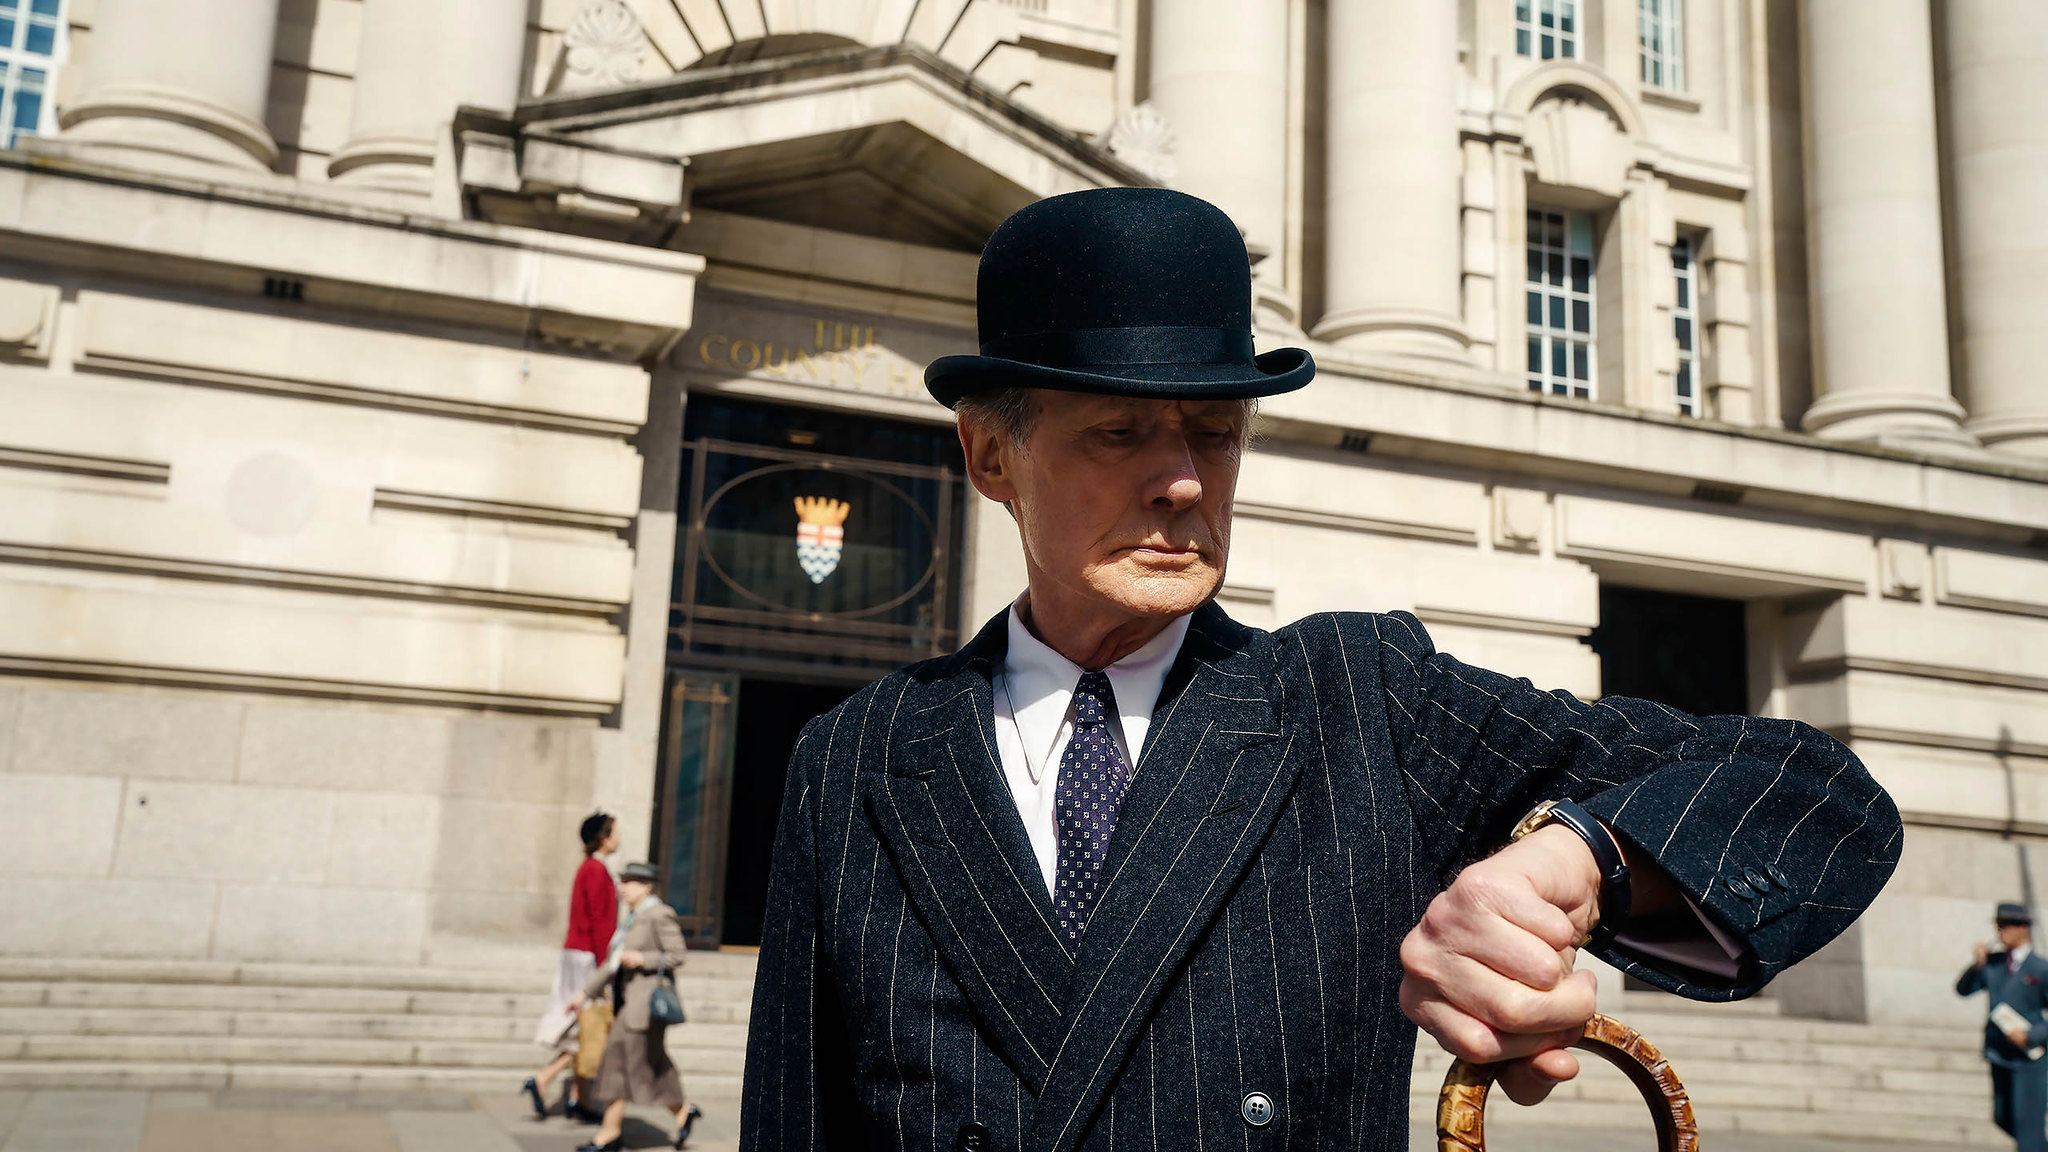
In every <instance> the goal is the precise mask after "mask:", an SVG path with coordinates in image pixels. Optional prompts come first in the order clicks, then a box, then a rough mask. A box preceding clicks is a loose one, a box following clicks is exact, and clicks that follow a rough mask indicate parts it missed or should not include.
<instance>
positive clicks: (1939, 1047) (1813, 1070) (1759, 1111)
mask: <svg viewBox="0 0 2048 1152" xmlns="http://www.w3.org/2000/svg"><path fill="white" fill-rule="evenodd" d="M1615 1015H1616V1016H1618V1017H1620V1018H1621V1019H1622V1020H1624V1021H1626V1022H1627V1023H1628V1024H1629V1025H1631V1026H1632V1027H1634V1028H1635V1029H1637V1030H1638V1031H1640V1032H1641V1033H1642V1034H1643V1035H1644V1036H1645V1037H1647V1038H1648V1039H1649V1040H1650V1042H1651V1043H1653V1044H1655V1045H1657V1047H1658V1048H1659V1049H1660V1050H1662V1051H1663V1053H1664V1056H1665V1058H1666V1059H1668V1060H1669V1061H1670V1062H1671V1066H1672V1067H1673V1068H1674V1069H1675V1070H1676V1071H1677V1072H1678V1074H1679V1076H1680V1077H1681V1078H1682V1079H1683V1080H1684V1082H1685V1085H1686V1088H1687V1090H1688V1092H1689V1094H1690V1095H1691V1098H1692V1103H1693V1113H1694V1116H1695V1117H1696V1118H1697V1120H1698V1121H1699V1125H1700V1130H1701V1132H1702V1133H1712V1132H1742V1133H1750V1134H1754V1135H1757V1136H1786V1137H1832V1138H1834V1139H1838V1140H1874V1141H1876V1140H1881V1141H1893V1142H1898V1143H1917V1144H1927V1145H1934V1146H1939V1147H1949V1148H1953V1147H1965V1146H1987V1147H2001V1146H2002V1147H2006V1148H2010V1147H2011V1146H2012V1138H2011V1137H2009V1136H2006V1135H2005V1134H2004V1133H2003V1132H2000V1131H1999V1130H1998V1129H1997V1128H1996V1127H1994V1126H1993V1125H1992V1123H1991V1121H1990V1115H1991V1085H1990V1077H1989V1076H1988V1075H1987V1074H1986V1073H1985V1070H1984V1064H1983V1061H1982V1060H1981V1059H1980V1058H1979V1057H1978V1040H1979V1034H1978V1032H1977V1031H1976V1030H1975V1029H1973V1028H1964V1029H1945V1028H1944V1029H1934V1028H1912V1027H1896V1026H1877V1025H1866V1024H1838V1023H1830V1022H1826V1021H1819V1020H1798V1019H1791V1018H1787V1017H1782V1016H1779V1015H1777V1014H1776V1005H1775V1003H1774V1002H1772V1001H1770V1000H1759V1001H1751V1002H1748V1003H1742V1004H1726V1005H1708V1004H1695V1003H1691V1002H1689V1001H1684V1000H1679V999H1676V998H1674V997H1670V996H1665V995H1661V994H1658V993H1638V992H1630V993H1627V994H1625V996H1624V1003H1623V1006H1622V1008H1621V1009H1620V1010H1619V1011H1617V1012H1616V1013H1615ZM1581 1056H1582V1059H1581V1067H1582V1069H1584V1070H1583V1071H1582V1072H1581V1074H1580V1077H1579V1079H1578V1080H1575V1081H1573V1082H1571V1083H1567V1084H1564V1085H1561V1086H1559V1088H1558V1089H1557V1091H1556V1092H1554V1093H1552V1095H1551V1097H1550V1099H1549V1100H1547V1101H1545V1102H1544V1103H1543V1104H1541V1105H1539V1106H1537V1107H1535V1108H1520V1107H1517V1106H1516V1105H1514V1104H1513V1103H1512V1102H1510V1101H1508V1100H1507V1099H1506V1097H1505V1096H1503V1095H1501V1094H1500V1093H1494V1094H1493V1095H1492V1097H1491V1098H1490V1099H1489V1100H1488V1102H1487V1116H1488V1119H1489V1120H1494V1119H1496V1118H1498V1119H1501V1120H1504V1121H1505V1122H1506V1124H1505V1125H1504V1126H1515V1127H1528V1126H1534V1125H1538V1124H1545V1125H1560V1126H1570V1127H1573V1128H1617V1129H1632V1130H1640V1131H1642V1132H1643V1133H1645V1134H1647V1133H1649V1132H1650V1131H1651V1126H1650V1118H1649V1111H1648V1109H1647V1107H1646V1106H1645V1105H1644V1104H1643V1103H1642V1100H1641V1097H1640V1096H1639V1095H1638V1094H1637V1093H1636V1090H1635V1088H1634V1087H1633V1086H1632V1085H1630V1084H1629V1083H1628V1082H1627V1081H1626V1080H1624V1079H1622V1077H1621V1074H1620V1073H1619V1072H1618V1071H1615V1070H1613V1069H1611V1068H1609V1067H1608V1066H1607V1065H1605V1064H1604V1063H1603V1062H1602V1061H1600V1060H1599V1058H1598V1057H1594V1056H1590V1055H1585V1054H1581ZM1449 1065H1450V1057H1449V1056H1448V1055H1446V1054H1445V1053H1444V1052H1443V1051H1442V1050H1441V1049H1439V1048H1437V1046H1436V1044H1435V1043H1434V1042H1432V1041H1431V1040H1430V1039H1429V1038H1428V1037H1423V1038H1421V1040H1420V1042H1419V1044H1418V1046H1417V1049H1416V1059H1415V1074H1414V1081H1413V1095H1412V1096H1411V1117H1412V1119H1413V1122H1414V1123H1415V1124H1416V1125H1417V1126H1418V1127H1421V1126H1428V1125H1433V1124H1434V1122H1435V1117H1436V1095H1437V1090H1438V1088H1440V1087H1441V1086H1442V1084H1443V1077H1444V1071H1445V1069H1446V1068H1448V1067H1449ZM1650 1146H1651V1145H1650V1144H1648V1143H1647V1142H1646V1143H1645V1144H1644V1147H1650Z"/></svg>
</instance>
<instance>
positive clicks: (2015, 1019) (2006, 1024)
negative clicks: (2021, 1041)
mask: <svg viewBox="0 0 2048 1152" xmlns="http://www.w3.org/2000/svg"><path fill="white" fill-rule="evenodd" d="M1991 1023H1992V1024H1993V1025H1994V1026H1996V1027H1997V1028H1998V1030H1999V1031H2000V1032H2004V1033H2006V1034H2007V1035H2011V1034H2012V1033H2014V1032H2026V1033H2029V1034H2031V1033H2032V1032H2033V1025H2031V1024H2029V1023H2027V1018H2026V1017H2025V1016H2022V1015H2020V1014H2019V1010H2018V1009H2016V1008H2014V1007H2013V1006H2012V1005H2010V1004H2000V1005H1999V1006H1997V1007H1996V1008H1993V1009H1992V1010H1991ZM2043 1053H2048V1048H2029V1049H2027V1059H2029V1060H2039V1059H2040V1058H2041V1056H2042V1054H2043Z"/></svg>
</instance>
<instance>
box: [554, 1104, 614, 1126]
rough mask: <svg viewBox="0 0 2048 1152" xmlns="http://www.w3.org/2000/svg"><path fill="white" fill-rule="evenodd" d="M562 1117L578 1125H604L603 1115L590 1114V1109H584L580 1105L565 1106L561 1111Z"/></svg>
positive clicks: (598, 1113) (597, 1113) (600, 1113)
mask: <svg viewBox="0 0 2048 1152" xmlns="http://www.w3.org/2000/svg"><path fill="white" fill-rule="evenodd" d="M562 1115H564V1116H567V1117H568V1118H569V1119H571V1120H574V1121H575V1122H577V1123H578V1124H602V1123H604V1113H602V1112H592V1111H591V1110H590V1109H588V1108H585V1107H584V1106H583V1105H582V1104H581V1103H576V1104H570V1105H568V1106H566V1107H565V1108H564V1109H563V1110H562Z"/></svg>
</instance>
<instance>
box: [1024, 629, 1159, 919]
mask: <svg viewBox="0 0 2048 1152" xmlns="http://www.w3.org/2000/svg"><path fill="white" fill-rule="evenodd" d="M1009 624H1010V649H1009V652H1008V653H1007V654H1005V656H1004V657H1003V666H1002V668H1000V669H999V670H998V671H997V673H996V680H995V685H994V687H995V705H996V750H997V752H998V753H999V754H1000V755H1001V756H1002V760H1003V778H1004V779H1005V780H1007V781H1009V784H1010V795H1011V797H1012V798H1014V799H1015V800H1016V801H1017V815H1019V816H1021V817H1023V818H1024V832H1025V834H1026V835H1028V836H1029V837H1030V838H1031V853H1032V855H1034V856H1036V857H1038V872H1039V877H1040V878H1041V879H1042V880H1044V881H1045V890H1046V893H1047V894H1048V895H1050V894H1051V892H1052V874H1053V869H1054V868H1056V867H1057V866H1058V865H1059V854H1060V833H1059V824H1058V822H1057V820H1056V819H1055V818H1054V815H1053V799H1054V794H1055V791H1056V788H1057V786H1058V784H1059V775H1060V759H1061V758H1062V757H1063V756H1065V755H1066V752H1067V743H1068V741H1070V740H1072V739H1073V737H1074V689H1075V688H1076V687H1077V686H1078V685H1079V684H1080V682H1081V674H1082V673H1083V671H1085V670H1084V669H1083V668H1082V667H1081V666H1080V665H1079V664H1076V663H1074V662H1073V661H1071V660H1069V659H1067V658H1066V657H1064V656H1062V655H1060V654H1059V653H1058V652H1055V651H1053V650H1052V649H1051V648H1049V647H1047V646H1046V644H1045V642H1044V641H1042V640H1040V639H1039V638H1038V637H1036V636H1033V635H1032V634H1031V630H1030V629H1029V628H1026V627H1025V626H1024V621H1023V620H1022V619H1021V618H1020V617H1019V616H1018V615H1017V607H1016V605H1014V604H1013V605H1011V606H1010V621H1009ZM1187 635H1188V618H1187V617H1186V616H1182V617H1180V618H1179V619H1177V620H1175V621H1174V622H1173V623H1171V624H1168V625H1167V626H1166V627H1165V629H1164V630H1162V631H1161V632H1160V633H1159V635H1157V636H1154V637H1153V638H1152V639H1151V640H1149V641H1147V642H1146V644H1145V646H1144V647H1143V648H1140V649H1138V650H1137V651H1136V652H1133V653H1131V654H1130V655H1129V656H1126V657H1124V658H1123V659H1121V660H1119V661H1117V662H1116V663H1114V664H1111V665H1110V666H1109V667H1108V668H1105V669H1103V671H1104V672H1106V673H1108V674H1109V686H1110V689H1111V691H1113V692H1114V693H1115V694H1116V711H1117V719H1118V720H1119V721H1121V723H1118V724H1113V725H1111V726H1110V727H1111V730H1112V732H1113V733H1114V734H1115V736H1116V740H1117V744H1118V746H1119V747H1121V748H1122V749H1123V753H1124V763H1125V764H1127V765H1129V766H1130V767H1131V768H1132V769H1133V770H1135V769H1136V768H1137V766H1138V755H1139V754H1140V753H1141V752H1143V751H1144V748H1145V733H1146V732H1148V731H1150V730H1151V728H1152V709H1153V708H1154V707H1155V706H1156V705H1158V703H1159V692H1160V689H1162V688H1164V687H1165V685H1166V673H1167V672H1168V671H1169V670H1171V669H1172V667H1173V660H1174V657H1176V656H1178V655H1180V646H1181V642H1182V641H1183V640H1185V639H1187Z"/></svg>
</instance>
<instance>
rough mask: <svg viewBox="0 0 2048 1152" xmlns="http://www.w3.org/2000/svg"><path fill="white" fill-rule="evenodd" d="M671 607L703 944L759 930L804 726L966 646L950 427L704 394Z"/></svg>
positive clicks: (689, 416) (687, 417) (680, 872)
mask: <svg viewBox="0 0 2048 1152" xmlns="http://www.w3.org/2000/svg"><path fill="white" fill-rule="evenodd" d="M682 447H683V468H682V475H681V477H680V488H679V490H678V508H679V510H680V511H681V513H682V515H681V521H682V522H681V524H680V525H679V526H678V527H679V532H678V537H677V542H676V560H675V576H674V581H673V584H672V585H671V596H670V604H669V643H668V653H667V663H668V671H667V687H668V692H667V697H666V705H665V711H664V713H663V716H662V737H661V759H660V769H659V773H660V774H659V788H658V791H657V793H656V795H657V803H658V808H657V811H656V814H655V834H656V837H657V853H658V855H657V857H656V858H657V859H658V860H659V861H660V865H659V866H660V867H661V868H662V869H663V870H664V872H665V874H666V878H667V882H668V892H667V895H668V902H669V904H670V906H671V907H673V908H674V909H675V910H676V914H677V919H678V921H679V922H680V924H681V926H682V929H683V933H684V935H685V937H687V938H688V940H689V942H690V944H691V945H692V946H693V947H698V948H709V947H722V946H752V945H758V944H759V943H760V940H761V928H762V916H763V913H764V911H765V910H766V906H767V898H768V877H769V869H770V865H771V862H772V860H773V855H774V848H775V825H776V821H777V819H778V818H779V817H780V815H781V810H782V795H783V785H784V782H785V780H786V779H787V777H788V771H789V756H790V752H791V751H792V750H793V749H794V748H795V746H796V739H797V736H798V735H799V734H800V733H801V732H802V731H803V727H804V725H805V724H806V723H807V722H809V721H810V719H811V718H812V717H814V716H817V715H819V714H820V713H822V712H825V711H828V710H829V709H831V708H832V707H834V706H835V705H837V704H839V703H840V702H841V701H842V700H845V699H846V698H847V697H848V696H850V695H852V694H853V693H854V692H855V691H857V690H858V689H859V688H860V686H861V685H862V684H865V683H868V682H869V681H871V680H873V679H875V678H876V677H879V676H882V675H884V674H886V673H887V672H888V671H889V670H890V669H893V668H897V667H900V666H902V665H903V664H906V663H909V662H911V661H913V660H919V659H923V658H925V657H929V656H934V655H937V654H940V653H943V652H948V651H951V650H952V649H953V647H954V646H955V645H957V644H958V643H959V624H958V617H959V587H960V576H961V571H960V558H959V553H958V550H957V548H956V547H955V541H957V540H959V539H960V536H961V530H962V528H963V526H964V525H963V513H962V505H963V503H964V500H963V497H964V495H965V491H966V486H965V484H964V483H963V481H962V479H961V462H960V448H959V441H958V439H957V437H956V436H955V435H954V433H953V429H952V427H951V426H950V425H946V424H938V423H933V424H912V423H904V422H899V421H889V420H879V419H875V418H873V417H868V416H861V415H856V414H853V413H847V412H834V411H826V410H820V409H808V408H795V407H787V406H781V405H772V404H761V403H756V402H752V401H745V400H734V399H727V398H724V397H716V396H696V395H693V396H692V397H691V399H690V401H689V404H688V406H687V407H686V408H685V410H684V423H683V445H682Z"/></svg>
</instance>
